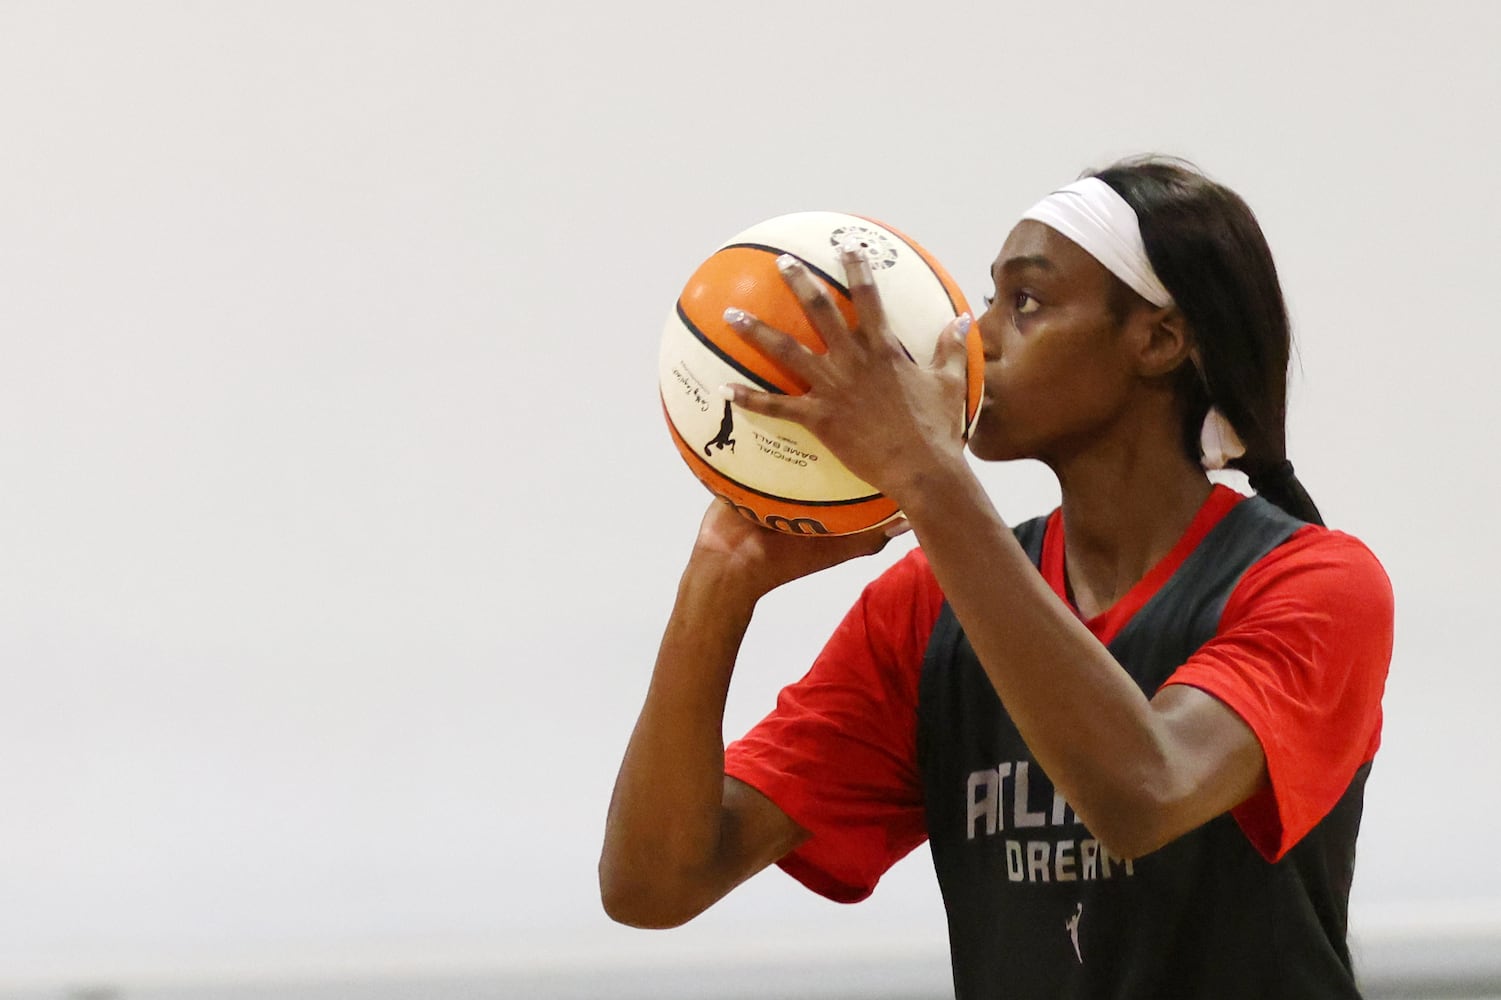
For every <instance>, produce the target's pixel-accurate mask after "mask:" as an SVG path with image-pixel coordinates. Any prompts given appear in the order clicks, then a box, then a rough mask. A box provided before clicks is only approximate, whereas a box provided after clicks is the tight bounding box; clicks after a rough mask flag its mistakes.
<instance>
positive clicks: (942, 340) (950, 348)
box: [928, 312, 974, 376]
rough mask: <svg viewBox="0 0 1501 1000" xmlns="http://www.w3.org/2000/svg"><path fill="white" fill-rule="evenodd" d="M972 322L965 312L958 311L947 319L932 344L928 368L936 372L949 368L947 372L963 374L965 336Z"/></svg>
mask: <svg viewBox="0 0 1501 1000" xmlns="http://www.w3.org/2000/svg"><path fill="white" fill-rule="evenodd" d="M973 323H974V320H973V319H972V318H971V317H970V315H969V313H967V312H965V313H960V314H959V315H957V316H955V317H954V318H953V319H952V320H950V321H949V323H948V325H947V326H945V327H944V328H943V332H942V333H940V334H939V335H938V343H936V344H934V345H933V360H932V361H930V362H928V367H929V368H930V369H932V370H933V371H937V372H942V371H944V370H945V369H951V370H950V372H949V374H958V375H960V376H963V374H964V371H965V366H966V364H967V360H966V357H967V354H968V351H969V348H968V344H967V343H966V338H967V337H968V335H969V328H970V326H971V325H973Z"/></svg>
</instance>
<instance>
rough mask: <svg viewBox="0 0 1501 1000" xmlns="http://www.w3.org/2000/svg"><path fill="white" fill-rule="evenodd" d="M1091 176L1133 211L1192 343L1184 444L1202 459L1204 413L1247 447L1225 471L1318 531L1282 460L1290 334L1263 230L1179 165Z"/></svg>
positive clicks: (1230, 195) (1240, 206)
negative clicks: (1218, 416) (1221, 419)
mask: <svg viewBox="0 0 1501 1000" xmlns="http://www.w3.org/2000/svg"><path fill="white" fill-rule="evenodd" d="M1093 176H1095V177H1097V178H1099V179H1100V180H1101V181H1104V182H1105V183H1106V184H1108V185H1110V187H1111V188H1113V189H1114V190H1115V192H1116V193H1117V194H1119V195H1120V196H1121V197H1122V198H1124V199H1125V200H1126V202H1127V204H1129V205H1130V206H1131V208H1132V209H1133V210H1134V211H1135V212H1136V217H1137V221H1138V223H1139V225H1140V227H1141V238H1142V244H1143V245H1144V247H1145V249H1146V252H1147V259H1148V260H1149V261H1150V262H1151V265H1152V270H1153V271H1155V272H1156V274H1157V277H1158V278H1159V279H1160V280H1161V282H1162V284H1163V285H1164V286H1165V287H1166V288H1167V290H1168V292H1169V293H1170V294H1171V295H1172V298H1173V302H1174V303H1175V304H1176V305H1177V307H1178V309H1179V310H1180V311H1181V312H1182V313H1183V317H1184V319H1185V320H1186V321H1187V323H1188V326H1189V328H1190V329H1191V330H1192V331H1193V334H1194V337H1195V348H1196V355H1197V357H1196V363H1195V364H1194V365H1193V369H1194V370H1193V371H1186V372H1185V373H1184V376H1185V377H1184V379H1183V383H1182V386H1183V389H1184V390H1185V391H1184V392H1182V393H1180V395H1181V396H1182V401H1183V419H1184V425H1183V441H1184V445H1185V448H1186V450H1187V451H1188V455H1189V458H1190V459H1191V460H1193V461H1195V462H1197V461H1199V460H1200V458H1201V457H1202V451H1201V449H1200V428H1201V426H1202V424H1203V422H1204V417H1205V414H1206V413H1207V412H1208V411H1209V408H1210V407H1211V406H1213V407H1215V408H1216V409H1218V410H1219V411H1220V412H1221V413H1222V414H1224V416H1225V418H1226V419H1227V420H1228V421H1229V423H1230V425H1231V427H1233V428H1234V430H1235V433H1236V435H1237V436H1238V437H1239V438H1240V440H1241V442H1243V444H1244V446H1245V454H1244V455H1243V456H1242V457H1240V458H1238V459H1236V460H1234V461H1233V462H1231V463H1230V464H1231V465H1233V466H1234V467H1236V468H1238V469H1240V470H1241V471H1243V472H1245V473H1247V475H1248V476H1249V477H1250V481H1251V488H1252V489H1254V490H1255V491H1256V492H1257V493H1260V494H1261V495H1262V496H1264V497H1265V498H1266V499H1267V500H1269V501H1271V502H1272V503H1274V504H1276V505H1277V506H1278V507H1280V508H1282V510H1284V511H1286V512H1287V513H1289V514H1291V515H1292V516H1293V517H1296V518H1299V519H1300V520H1303V521H1307V522H1309V523H1311V524H1320V525H1321V524H1323V523H1324V522H1323V518H1321V517H1320V516H1319V509H1318V507H1317V506H1316V505H1315V504H1314V502H1313V499H1312V498H1311V497H1310V496H1309V495H1308V491H1307V490H1306V489H1304V488H1303V484H1302V483H1300V482H1299V481H1298V477H1297V475H1296V474H1294V472H1293V467H1292V463H1291V462H1289V461H1288V460H1287V426H1286V422H1287V368H1288V361H1289V359H1290V355H1291V350H1292V330H1291V326H1290V324H1289V322H1288V318H1287V306H1286V303H1285V302H1284V300H1283V297H1282V286H1281V284H1280V283H1279V282H1278V280H1277V267H1276V265H1275V263H1273V261H1272V252H1271V249H1270V248H1269V247H1268V246H1267V243H1266V237H1265V236H1264V235H1263V234H1262V232H1261V226H1260V225H1259V224H1258V223H1257V222H1256V216H1255V215H1253V214H1252V212H1251V209H1250V207H1249V206H1248V205H1247V204H1246V203H1245V202H1244V201H1243V200H1242V199H1241V197H1240V196H1239V195H1237V194H1236V193H1235V192H1233V191H1231V190H1230V189H1229V188H1226V187H1224V186H1223V185H1221V184H1217V183H1215V182H1214V181H1212V180H1210V179H1209V178H1208V177H1206V176H1204V174H1203V173H1201V172H1200V171H1199V170H1198V169H1197V168H1196V167H1194V166H1193V165H1192V164H1189V163H1187V162H1185V161H1182V160H1177V159H1170V158H1165V157H1156V156H1150V157H1143V158H1137V159H1131V160H1125V161H1122V162H1120V163H1117V164H1115V165H1113V166H1111V167H1108V168H1106V169H1105V170H1101V171H1099V172H1098V173H1096V174H1094V175H1093Z"/></svg>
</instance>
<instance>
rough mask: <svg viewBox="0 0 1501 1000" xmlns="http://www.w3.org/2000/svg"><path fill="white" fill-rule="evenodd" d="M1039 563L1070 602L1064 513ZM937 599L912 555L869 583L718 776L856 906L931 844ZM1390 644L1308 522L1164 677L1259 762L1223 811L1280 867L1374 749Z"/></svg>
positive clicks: (1355, 565)
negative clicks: (922, 727)
mask: <svg viewBox="0 0 1501 1000" xmlns="http://www.w3.org/2000/svg"><path fill="white" fill-rule="evenodd" d="M1242 499H1243V497H1241V495H1240V494H1238V493H1236V492H1235V491H1233V490H1231V489H1229V488H1227V487H1223V486H1220V487H1216V488H1215V490H1214V491H1213V492H1212V493H1211V495H1210V498H1209V500H1208V501H1206V503H1205V504H1204V506H1203V508H1201V509H1200V511H1199V513H1198V515H1197V516H1196V517H1195V519H1194V521H1193V523H1192V524H1191V525H1190V526H1189V528H1188V530H1187V531H1186V532H1185V533H1184V535H1183V537H1182V539H1180V540H1179V542H1178V543H1177V544H1176V545H1175V546H1174V548H1173V550H1172V551H1171V552H1169V553H1168V554H1167V555H1166V556H1164V557H1163V559H1162V560H1161V561H1160V562H1159V563H1158V564H1157V565H1156V566H1155V567H1153V568H1152V570H1150V571H1149V572H1148V573H1147V575H1146V576H1145V577H1143V578H1142V579H1141V581H1139V582H1138V583H1137V584H1136V585H1135V586H1134V587H1133V588H1132V589H1131V590H1130V591H1129V592H1128V593H1127V594H1126V596H1125V597H1123V598H1122V599H1121V600H1120V601H1119V602H1117V603H1116V605H1115V606H1113V607H1112V608H1110V609H1108V610H1107V611H1105V612H1104V613H1102V614H1101V615H1099V616H1098V617H1096V618H1093V619H1090V620H1088V621H1086V622H1085V623H1084V624H1085V625H1086V626H1087V627H1088V628H1089V630H1090V632H1091V633H1092V634H1093V635H1094V636H1095V637H1096V638H1097V639H1099V640H1100V642H1101V643H1109V642H1110V641H1111V639H1113V638H1114V637H1115V636H1116V635H1117V634H1118V633H1119V632H1120V630H1121V629H1122V628H1123V627H1124V626H1125V625H1126V623H1127V622H1129V621H1130V619H1131V616H1132V615H1134V614H1135V613H1136V612H1137V611H1139V610H1140V609H1141V608H1142V607H1143V606H1144V605H1145V604H1146V603H1147V601H1148V600H1150V599H1151V597H1152V595H1153V594H1155V593H1156V592H1157V590H1158V589H1160V588H1161V587H1162V585H1163V584H1165V583H1166V582H1167V580H1168V579H1169V578H1170V577H1171V576H1172V575H1173V573H1174V572H1175V571H1176V570H1177V569H1178V567H1179V566H1181V565H1182V563H1183V561H1184V560H1185V559H1186V558H1187V557H1188V555H1189V554H1190V553H1191V552H1193V550H1194V548H1196V547H1197V546H1198V544H1199V543H1200V542H1201V541H1203V539H1204V536H1205V535H1207V534H1208V533H1209V531H1210V529H1211V528H1213V527H1214V525H1215V524H1217V523H1218V522H1219V520H1220V519H1221V518H1222V517H1224V515H1225V514H1226V513H1227V512H1228V511H1229V510H1230V509H1231V508H1232V507H1234V506H1235V504H1237V503H1239V502H1240V501H1241V500H1242ZM1041 571H1042V573H1043V576H1044V578H1045V579H1046V580H1047V581H1048V583H1049V585H1050V586H1051V587H1052V588H1053V590H1054V592H1055V593H1056V594H1058V595H1059V597H1060V599H1066V598H1065V597H1064V595H1065V594H1066V582H1065V578H1064V558H1063V530H1062V517H1061V512H1058V511H1055V512H1054V513H1053V515H1052V516H1051V517H1050V518H1049V521H1048V525H1047V533H1046V536H1045V540H1044V543H1043V554H1042V566H1041ZM942 606H943V594H942V592H941V591H940V590H939V587H938V582H937V580H936V579H935V578H934V576H933V573H932V570H931V569H930V568H929V567H928V563H927V559H926V558H925V557H924V556H923V554H922V551H921V550H920V549H915V550H913V551H912V552H911V553H909V554H908V555H907V556H905V557H904V558H903V559H901V560H900V561H899V562H897V563H896V564H895V565H894V566H892V567H891V568H890V569H888V570H887V571H886V572H885V573H883V574H882V575H881V576H880V577H879V578H878V579H876V580H875V581H874V582H873V583H871V584H870V585H869V586H868V587H866V589H865V591H864V592H863V593H862V594H861V596H860V599H859V600H858V601H857V602H856V604H855V606H854V607H853V608H852V609H851V610H850V612H849V613H848V614H847V615H846V616H845V618H844V620H843V621H842V622H840V624H839V626H838V628H837V629H835V631H834V634H833V635H832V636H831V637H830V639H829V641H828V643H827V645H825V647H824V649H823V651H822V652H821V653H820V654H819V656H818V658H817V659H816V660H815V661H814V663H813V666H812V669H810V670H809V671H808V673H807V675H806V676H805V677H803V679H802V680H800V681H798V682H797V683H795V684H792V685H789V686H788V687H787V688H785V689H783V691H782V693H781V694H780V695H779V696H778V699H777V706H776V708H775V709H774V710H773V711H772V712H771V714H769V715H768V716H767V717H766V718H765V719H763V720H762V721H761V722H760V723H758V724H757V725H756V727H755V728H754V729H752V730H751V731H750V732H749V733H748V734H747V735H746V736H745V737H744V738H743V739H740V740H738V741H736V742H735V743H733V744H731V745H730V746H729V747H728V748H727V750H726V751H725V772H726V773H727V774H729V775H730V776H732V777H735V778H738V779H740V780H741V781H744V782H745V783H747V784H749V785H751V786H752V787H754V788H756V789H757V790H759V791H760V792H762V793H763V794H764V795H766V796H767V797H768V798H770V799H771V800H772V801H773V802H775V803H776V804H777V805H778V807H780V808H781V809H782V811H783V812H785V813H786V814H787V815H788V816H789V817H791V818H792V820H793V821H794V822H796V823H797V824H798V825H799V826H801V827H802V828H803V829H805V830H807V831H808V832H809V833H810V834H811V836H810V837H809V839H808V840H807V841H805V842H804V843H803V845H802V846H801V847H799V848H798V849H797V850H795V851H794V852H792V853H791V854H789V855H787V856H786V857H785V858H783V859H782V860H781V861H780V862H779V863H780V865H781V866H782V868H783V869H784V870H786V871H787V872H788V873H789V874H790V875H792V876H793V877H794V878H796V879H798V881H800V882H802V883H803V884H805V885H807V886H808V887H809V888H811V889H813V890H814V891H815V892H818V893H820V894H822V895H824V896H827V897H828V898H830V899H834V900H837V901H840V902H855V901H857V900H860V899H863V898H865V897H866V896H868V895H869V894H870V893H871V891H872V890H873V889H874V888H875V885H876V882H877V881H878V880H879V879H880V877H881V875H882V874H884V873H885V871H886V870H887V869H888V868H890V867H891V865H893V864H895V863H896V862H897V861H898V860H899V859H900V858H902V857H903V856H904V855H906V854H907V853H908V852H909V851H911V850H912V849H913V848H914V847H916V846H917V845H918V844H920V843H922V842H923V841H924V840H925V839H926V837H927V831H926V828H925V818H924V812H923V792H922V780H921V777H920V775H919V773H918V768H917V690H918V679H919V676H920V675H921V672H922V664H923V654H924V652H925V650H926V649H927V645H928V639H929V637H930V635H931V634H932V630H933V626H934V624H935V623H936V621H937V619H938V615H939V611H940V610H941V608H942ZM1391 651H1392V592H1391V584H1390V582H1389V581H1388V580H1387V577H1386V573H1385V571H1384V570H1382V568H1381V565H1380V563H1378V562H1377V561H1376V558H1375V556H1373V555H1372V554H1371V552H1370V550H1368V549H1367V548H1366V547H1365V546H1364V545H1362V544H1361V543H1360V542H1359V541H1357V540H1356V539H1354V538H1352V537H1350V536H1349V535H1345V534H1343V533H1341V532H1337V531H1330V530H1327V529H1325V528H1320V527H1315V526H1308V527H1305V528H1302V529H1299V531H1297V532H1296V533H1295V534H1294V535H1293V536H1292V537H1291V538H1290V539H1288V540H1287V541H1286V542H1284V543H1283V544H1282V545H1281V546H1279V547H1277V548H1276V549H1274V550H1273V551H1272V552H1270V553H1269V554H1268V555H1266V556H1265V557H1264V558H1263V559H1261V560H1260V561H1259V562H1258V563H1257V564H1256V565H1255V566H1253V567H1252V568H1251V569H1250V570H1248V571H1247V572H1246V574H1245V575H1244V576H1243V577H1242V578H1241V580H1240V581H1239V582H1238V583H1237V585H1236V587H1235V589H1234V591H1233V593H1232V594H1231V596H1230V599H1229V600H1228V602H1227V603H1226V605H1225V609H1224V612H1223V614H1222V615H1221V618H1220V626H1219V630H1218V631H1217V633H1216V634H1215V636H1214V638H1213V639H1211V640H1210V641H1209V642H1207V643H1205V644H1204V645H1203V646H1202V647H1200V649H1199V650H1198V651H1197V652H1195V653H1194V655H1193V656H1192V657H1190V658H1189V660H1188V662H1186V663H1184V664H1183V665H1182V666H1181V667H1179V668H1178V670H1177V671H1175V672H1174V673H1173V675H1172V676H1171V677H1169V678H1168V680H1167V681H1166V682H1165V683H1166V684H1189V685H1192V686H1194V687H1197V688H1200V689H1201V690H1204V691H1206V692H1208V693H1209V694H1212V695H1213V696H1215V697H1216V698H1218V699H1220V700H1221V701H1223V702H1224V703H1225V704H1226V705H1228V706H1229V707H1230V708H1231V709H1232V710H1233V711H1234V712H1235V713H1236V714H1237V715H1239V716H1240V717H1241V718H1242V719H1244V720H1245V722H1246V724H1247V725H1248V726H1249V727H1250V728H1251V730H1252V732H1253V733H1255V735H1256V738H1257V739H1258V740H1259V741H1260V743H1261V746H1262V749H1263V751H1264V753H1265V755H1266V761H1267V773H1268V774H1269V776H1270V778H1271V781H1270V786H1269V788H1268V789H1267V790H1266V791H1264V792H1262V793H1259V794H1258V795H1256V796H1253V797H1252V798H1251V799H1249V800H1247V801H1246V802H1244V803H1242V804H1241V805H1240V806H1238V807H1237V808H1236V809H1235V810H1234V816H1235V819H1236V821H1237V822H1238V823H1239V824H1240V827H1241V830H1242V831H1243V832H1244V833H1245V835H1246V836H1247V838H1248V839H1249V840H1250V841H1251V843H1252V844H1253V845H1254V846H1255V847H1256V848H1257V850H1258V851H1260V852H1261V854H1262V855H1263V856H1264V857H1265V858H1267V860H1269V861H1276V860H1278V859H1280V858H1281V857H1282V856H1283V855H1284V854H1285V853H1286V852H1287V851H1288V850H1289V849H1290V848H1291V847H1292V846H1293V845H1294V844H1296V843H1297V842H1298V840H1299V839H1300V838H1302V837H1303V835H1304V834H1306V833H1307V832H1308V831H1309V830H1311V829H1312V828H1313V827H1314V825H1316V824H1317V823H1318V822H1319V820H1320V819H1322V818H1323V817H1324V816H1325V815H1326V814H1327V813H1328V811H1329V810H1330V809H1331V808H1332V807H1333V806H1334V804H1335V802H1336V801H1338V799H1339V797H1340V796H1341V795H1342V794H1343V793H1344V791H1345V789H1346V787H1347V786H1348V785H1349V783H1350V780H1351V778H1352V777H1353V776H1354V774H1355V771H1356V770H1357V769H1358V768H1359V767H1360V766H1361V765H1362V764H1364V763H1365V762H1367V761H1369V760H1370V759H1371V758H1372V756H1373V755H1374V754H1375V752H1376V748H1377V746H1378V744H1379V742H1380V734H1381V695H1382V691H1383V689H1384V687H1385V682H1386V673H1387V667H1388V665H1389V663H1390V661H1391Z"/></svg>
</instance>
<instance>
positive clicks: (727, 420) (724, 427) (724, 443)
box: [704, 399, 735, 458]
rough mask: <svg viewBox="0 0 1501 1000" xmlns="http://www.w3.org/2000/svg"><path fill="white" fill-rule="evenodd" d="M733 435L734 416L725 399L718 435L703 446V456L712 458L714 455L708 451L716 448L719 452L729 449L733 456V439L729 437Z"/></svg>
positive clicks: (728, 402)
mask: <svg viewBox="0 0 1501 1000" xmlns="http://www.w3.org/2000/svg"><path fill="white" fill-rule="evenodd" d="M733 433H735V416H734V414H732V413H731V412H730V401H729V400H728V399H727V400H725V401H724V416H723V417H721V418H720V420H719V433H718V434H716V435H714V437H713V438H711V439H710V440H709V442H708V443H707V444H705V445H704V454H705V455H708V456H709V457H710V458H713V457H714V455H713V453H712V452H711V451H709V449H710V448H718V449H719V450H720V451H724V450H725V449H726V448H729V449H730V454H731V455H733V454H734V453H735V439H734V438H732V437H730V435H731V434H733Z"/></svg>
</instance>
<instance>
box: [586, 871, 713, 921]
mask: <svg viewBox="0 0 1501 1000" xmlns="http://www.w3.org/2000/svg"><path fill="white" fill-rule="evenodd" d="M599 899H600V902H601V903H602V904H603V905H604V909H605V915H606V916H608V917H609V918H610V919H611V920H613V921H615V922H616V923H617V924H624V925H626V926H627V927H636V928H639V929H641V930H666V929H668V928H670V927H681V926H682V925H683V924H686V923H687V922H688V921H690V920H692V919H693V918H694V917H696V916H698V915H699V913H701V912H702V911H703V909H704V908H703V907H702V906H699V907H694V906H693V905H692V904H691V901H690V900H688V899H687V896H686V894H685V893H681V892H677V891H674V890H673V888H672V886H671V885H670V884H668V883H667V881H666V880H665V879H655V878H650V877H647V878H642V877H635V878H632V877H628V876H625V875H622V874H621V873H619V872H616V871H614V870H613V868H612V866H610V865H608V864H606V863H605V862H604V861H601V862H600V865H599Z"/></svg>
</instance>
